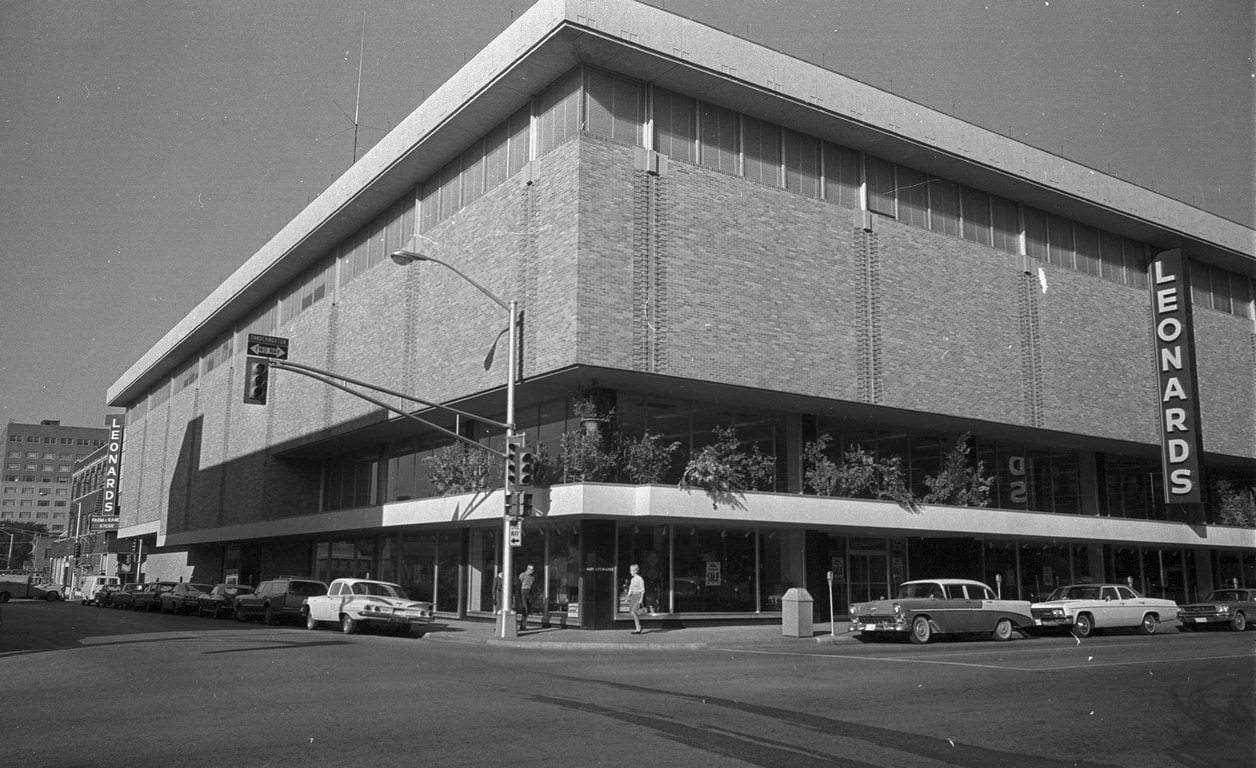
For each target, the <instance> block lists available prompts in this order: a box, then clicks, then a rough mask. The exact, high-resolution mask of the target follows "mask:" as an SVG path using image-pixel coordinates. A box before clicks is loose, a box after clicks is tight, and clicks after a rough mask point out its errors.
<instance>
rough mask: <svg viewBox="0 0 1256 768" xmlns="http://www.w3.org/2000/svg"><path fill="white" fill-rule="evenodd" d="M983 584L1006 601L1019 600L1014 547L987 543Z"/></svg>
mask: <svg viewBox="0 0 1256 768" xmlns="http://www.w3.org/2000/svg"><path fill="white" fill-rule="evenodd" d="M985 560H986V571H985V582H986V584H989V585H990V587H991V588H992V589H993V590H994V591H995V594H997V595H1001V596H1002V597H1003V598H1005V599H1008V600H1015V599H1019V595H1020V585H1019V584H1018V583H1017V580H1016V545H1015V544H1003V543H987V544H986V552H985Z"/></svg>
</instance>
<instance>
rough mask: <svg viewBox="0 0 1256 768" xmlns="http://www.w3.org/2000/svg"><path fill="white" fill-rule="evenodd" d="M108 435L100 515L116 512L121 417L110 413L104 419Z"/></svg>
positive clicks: (120, 446) (120, 448) (120, 449)
mask: <svg viewBox="0 0 1256 768" xmlns="http://www.w3.org/2000/svg"><path fill="white" fill-rule="evenodd" d="M105 428H106V429H107V430H108V431H109V436H108V438H107V442H106V446H107V447H106V448H105V477H104V484H103V485H102V486H101V492H102V494H103V495H102V497H101V500H100V502H101V507H100V512H101V514H102V515H116V514H118V478H119V477H120V476H121V473H122V433H123V417H122V416H116V415H111V416H109V417H108V418H107V419H106V420H105Z"/></svg>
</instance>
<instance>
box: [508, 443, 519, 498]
mask: <svg viewBox="0 0 1256 768" xmlns="http://www.w3.org/2000/svg"><path fill="white" fill-rule="evenodd" d="M522 452H523V448H522V447H521V446H520V445H519V444H518V443H516V442H515V441H513V440H509V441H507V442H506V479H507V480H509V481H510V485H511V487H514V486H516V485H519V469H520V465H519V454H520V453H522Z"/></svg>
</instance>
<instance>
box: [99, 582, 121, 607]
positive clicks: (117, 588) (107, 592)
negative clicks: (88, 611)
mask: <svg viewBox="0 0 1256 768" xmlns="http://www.w3.org/2000/svg"><path fill="white" fill-rule="evenodd" d="M121 591H122V585H121V584H105V585H104V586H102V587H101V588H100V589H98V590H96V593H95V594H94V595H92V602H91V604H92V605H95V606H96V607H97V608H108V607H110V606H111V605H112V604H111V602H110V598H112V597H113V593H114V592H121Z"/></svg>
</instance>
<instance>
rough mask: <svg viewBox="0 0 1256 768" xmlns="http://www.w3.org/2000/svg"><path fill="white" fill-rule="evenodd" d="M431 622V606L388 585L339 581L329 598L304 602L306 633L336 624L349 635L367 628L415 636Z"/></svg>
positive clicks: (363, 580) (332, 586) (329, 592)
mask: <svg viewBox="0 0 1256 768" xmlns="http://www.w3.org/2000/svg"><path fill="white" fill-rule="evenodd" d="M431 620H432V604H431V603H428V602H423V601H421V600H411V599H410V596H409V595H407V594H406V590H405V588H403V587H402V586H401V585H399V584H393V583H391V582H387V581H372V580H370V579H336V580H335V581H333V582H332V583H331V587H330V588H329V589H328V590H327V594H325V595H318V596H314V597H309V598H306V601H305V628H306V629H317V628H318V625H319V624H320V623H322V622H335V623H337V624H339V625H340V631H342V632H344V633H345V634H346V635H351V634H353V633H354V632H356V631H358V630H359V629H362V628H367V627H370V628H373V629H385V630H391V631H394V632H414V631H416V630H418V629H419V628H420V627H421V626H423V625H424V624H427V623H428V622H430V621H431Z"/></svg>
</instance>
